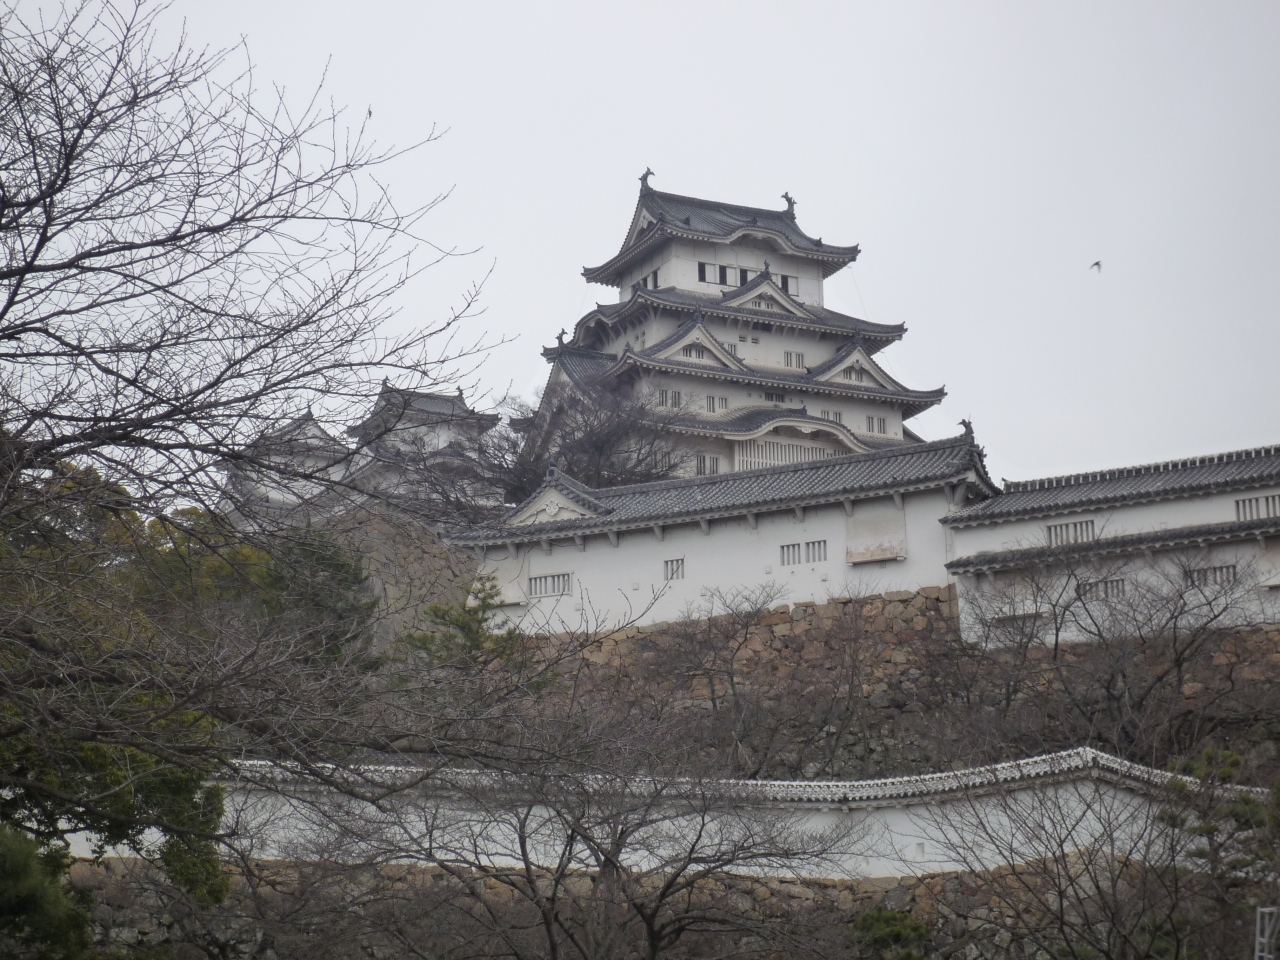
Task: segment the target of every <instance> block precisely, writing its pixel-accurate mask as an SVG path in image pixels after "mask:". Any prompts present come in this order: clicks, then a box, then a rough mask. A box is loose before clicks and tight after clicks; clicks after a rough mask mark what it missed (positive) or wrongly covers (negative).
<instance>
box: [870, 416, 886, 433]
mask: <svg viewBox="0 0 1280 960" xmlns="http://www.w3.org/2000/svg"><path fill="white" fill-rule="evenodd" d="M885 428H886V424H885V422H884V417H867V433H885V432H886V429H885Z"/></svg>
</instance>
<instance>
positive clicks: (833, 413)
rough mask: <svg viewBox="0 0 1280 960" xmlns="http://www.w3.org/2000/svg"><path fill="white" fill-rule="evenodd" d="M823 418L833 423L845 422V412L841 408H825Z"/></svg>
mask: <svg viewBox="0 0 1280 960" xmlns="http://www.w3.org/2000/svg"><path fill="white" fill-rule="evenodd" d="M822 419H823V420H830V421H831V422H832V423H844V414H843V413H841V412H840V411H839V410H823V411H822Z"/></svg>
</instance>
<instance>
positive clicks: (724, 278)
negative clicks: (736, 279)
mask: <svg viewBox="0 0 1280 960" xmlns="http://www.w3.org/2000/svg"><path fill="white" fill-rule="evenodd" d="M720 283H721V285H722V286H726V287H727V286H728V285H729V268H728V267H724V266H722V267H721V268H720Z"/></svg>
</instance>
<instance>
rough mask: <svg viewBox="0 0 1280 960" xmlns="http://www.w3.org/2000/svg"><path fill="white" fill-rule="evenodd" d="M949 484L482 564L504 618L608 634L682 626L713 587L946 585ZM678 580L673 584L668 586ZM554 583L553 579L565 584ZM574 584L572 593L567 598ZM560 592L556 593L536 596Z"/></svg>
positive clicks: (855, 592) (860, 592) (501, 556)
mask: <svg viewBox="0 0 1280 960" xmlns="http://www.w3.org/2000/svg"><path fill="white" fill-rule="evenodd" d="M947 509H948V502H947V498H946V495H945V493H944V492H943V490H941V489H934V490H926V491H920V492H915V493H906V494H904V495H902V497H901V499H900V501H898V500H895V499H894V498H893V497H892V496H884V497H876V498H871V499H863V500H855V501H852V513H849V512H847V511H846V509H845V507H844V506H842V505H841V504H838V503H837V504H829V505H822V506H814V507H808V508H805V509H804V510H803V511H802V516H801V514H800V513H797V512H796V511H795V510H792V509H788V510H786V511H775V512H767V513H765V512H762V513H759V514H757V515H756V517H755V524H754V526H753V525H752V523H751V521H750V519H748V517H746V516H741V515H739V516H733V517H727V518H720V519H712V520H709V521H708V522H707V524H706V528H705V530H704V528H703V527H702V526H701V525H700V524H699V523H698V522H696V521H695V522H687V523H680V524H673V525H669V526H665V527H662V528H661V535H659V533H658V532H657V531H655V530H654V529H653V528H646V529H643V530H625V531H621V532H619V533H618V534H617V539H616V544H615V542H614V541H613V540H611V539H610V537H609V536H607V535H604V534H595V535H591V536H587V537H584V538H583V540H582V542H581V543H580V544H579V543H577V542H575V541H574V540H572V539H557V540H552V541H548V542H546V543H537V542H535V543H522V544H515V545H498V546H489V547H488V548H487V549H485V550H484V554H483V559H482V562H481V566H480V573H481V574H482V575H491V576H493V577H494V578H495V579H496V581H497V584H498V586H499V588H500V589H501V591H502V598H503V601H504V603H505V606H504V607H503V608H502V613H503V615H504V617H505V618H506V619H508V620H510V621H511V622H514V623H517V624H519V625H521V626H522V627H523V628H524V629H528V630H536V631H543V630H552V631H560V630H563V629H581V628H584V627H585V628H589V629H600V628H608V627H614V626H617V625H620V624H625V623H637V624H649V623H658V622H662V621H667V620H674V619H677V618H679V617H680V616H682V615H683V614H684V613H685V611H686V610H688V609H690V608H697V607H698V606H699V605H700V604H701V603H703V602H704V601H705V598H706V596H707V593H708V592H712V591H723V592H725V593H731V592H733V591H736V590H750V589H753V588H755V587H757V586H760V585H763V584H772V585H774V586H775V587H776V588H777V602H791V603H794V602H797V601H801V600H817V601H819V602H821V601H823V600H826V599H829V598H831V597H847V596H866V595H869V594H873V593H882V592H886V591H893V590H912V591H914V590H918V589H919V588H921V587H928V586H945V585H946V584H947V583H949V582H950V578H949V577H948V574H947V570H946V562H947V559H948V556H947V536H948V534H947V531H946V529H945V528H944V527H943V526H942V525H941V524H940V523H939V522H938V521H939V519H940V518H941V517H942V516H943V515H944V514H945V513H946V512H947ZM668 576H671V579H667V577H668ZM566 577H567V580H565V579H560V580H555V579H554V578H566ZM566 587H567V590H568V592H567V593H560V592H558V591H560V590H562V589H565V588H566ZM548 590H554V591H556V593H555V595H552V596H542V597H538V596H535V595H534V594H537V593H545V592H547V591H548Z"/></svg>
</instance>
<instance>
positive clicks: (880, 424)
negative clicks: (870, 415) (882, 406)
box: [876, 417, 889, 433]
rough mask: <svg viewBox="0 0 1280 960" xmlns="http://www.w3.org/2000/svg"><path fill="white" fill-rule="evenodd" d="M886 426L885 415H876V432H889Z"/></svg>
mask: <svg viewBox="0 0 1280 960" xmlns="http://www.w3.org/2000/svg"><path fill="white" fill-rule="evenodd" d="M888 432H889V431H888V430H887V429H886V428H885V423H884V417H876V433H888Z"/></svg>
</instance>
